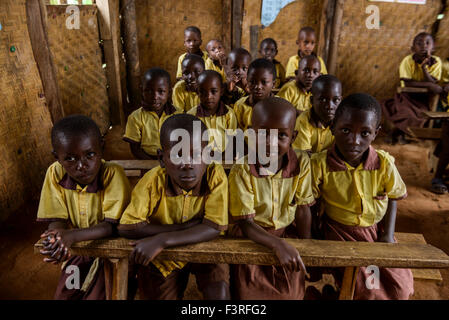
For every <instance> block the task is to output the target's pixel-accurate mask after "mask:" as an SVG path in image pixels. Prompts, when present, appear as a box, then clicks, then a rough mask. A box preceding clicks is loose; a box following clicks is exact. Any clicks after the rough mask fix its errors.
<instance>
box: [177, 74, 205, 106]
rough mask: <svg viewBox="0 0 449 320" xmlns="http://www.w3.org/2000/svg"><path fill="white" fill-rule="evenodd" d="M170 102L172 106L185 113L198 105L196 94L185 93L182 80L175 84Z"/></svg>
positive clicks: (184, 84) (184, 85)
mask: <svg viewBox="0 0 449 320" xmlns="http://www.w3.org/2000/svg"><path fill="white" fill-rule="evenodd" d="M172 100H173V105H174V106H175V107H177V108H178V109H181V110H183V111H184V112H187V111H189V110H190V109H192V108H193V107H196V106H197V105H199V104H200V98H199V97H198V94H197V93H196V92H193V91H187V89H186V83H185V81H184V80H181V81H178V82H177V83H176V84H175V86H174V88H173V94H172Z"/></svg>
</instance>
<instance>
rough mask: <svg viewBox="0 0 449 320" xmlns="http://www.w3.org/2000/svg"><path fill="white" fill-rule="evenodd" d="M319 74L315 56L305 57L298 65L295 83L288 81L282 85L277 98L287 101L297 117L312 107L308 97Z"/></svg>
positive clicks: (318, 64)
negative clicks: (294, 109)
mask: <svg viewBox="0 0 449 320" xmlns="http://www.w3.org/2000/svg"><path fill="white" fill-rule="evenodd" d="M320 74H321V65H320V61H319V60H318V58H317V57H316V56H306V57H304V58H302V59H301V61H300V62H299V65H298V72H297V74H296V81H290V82H287V83H286V84H284V86H283V87H282V88H281V90H279V93H278V96H279V97H281V98H284V99H285V100H287V101H289V102H290V103H291V104H292V105H293V106H294V107H295V108H296V110H297V111H296V112H297V114H298V115H299V114H300V113H301V112H303V111H307V110H309V109H310V108H311V107H312V104H311V103H310V96H311V95H312V93H311V92H310V89H311V88H312V83H313V80H315V79H316V78H318V77H319V76H320Z"/></svg>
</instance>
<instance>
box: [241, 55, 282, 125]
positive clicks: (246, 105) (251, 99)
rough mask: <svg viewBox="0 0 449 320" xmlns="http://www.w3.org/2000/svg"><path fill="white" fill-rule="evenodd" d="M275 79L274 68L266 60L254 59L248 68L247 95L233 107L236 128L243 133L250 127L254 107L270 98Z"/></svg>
mask: <svg viewBox="0 0 449 320" xmlns="http://www.w3.org/2000/svg"><path fill="white" fill-rule="evenodd" d="M275 79H276V68H275V67H274V64H273V63H272V62H271V61H269V60H267V59H256V60H254V61H253V62H251V64H250V65H249V68H248V87H249V95H248V96H246V97H243V98H240V99H239V100H238V101H237V102H236V103H235V105H234V112H235V115H236V117H237V123H238V127H239V128H240V129H242V130H243V131H245V130H246V129H248V128H249V127H251V117H252V113H253V107H254V105H255V104H256V103H257V102H259V101H261V100H263V99H266V98H268V97H270V96H272V95H273V94H272V92H271V91H272V90H273V85H274V81H275Z"/></svg>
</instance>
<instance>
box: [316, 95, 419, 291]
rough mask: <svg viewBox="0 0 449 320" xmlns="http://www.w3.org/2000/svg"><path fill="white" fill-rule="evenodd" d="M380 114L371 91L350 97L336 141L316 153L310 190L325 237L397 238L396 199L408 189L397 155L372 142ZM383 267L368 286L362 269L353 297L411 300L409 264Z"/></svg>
mask: <svg viewBox="0 0 449 320" xmlns="http://www.w3.org/2000/svg"><path fill="white" fill-rule="evenodd" d="M381 117H382V115H381V107H380V105H379V103H378V102H377V100H376V99H374V98H373V97H371V96H370V95H367V94H361V93H360V94H352V95H350V96H348V97H346V98H345V99H343V101H342V102H341V103H340V105H339V106H338V108H337V112H336V114H335V117H334V121H333V124H332V133H333V135H334V137H335V145H334V146H333V147H332V148H331V149H328V150H325V151H322V152H320V153H316V154H313V155H312V160H311V164H312V189H313V194H314V197H315V198H316V199H320V202H321V205H322V206H323V207H322V208H323V210H324V216H323V217H322V218H321V224H322V226H321V231H322V232H323V235H324V239H326V240H338V241H367V242H387V243H393V242H396V241H395V239H394V229H395V222H396V208H397V205H396V201H397V200H400V199H403V198H405V197H406V196H407V189H406V186H405V184H404V182H403V181H402V179H401V176H400V175H399V172H398V170H397V169H396V166H395V165H394V158H393V157H392V156H390V155H389V154H388V153H387V152H385V151H382V150H375V149H374V148H373V147H372V146H371V143H372V142H373V141H374V139H375V138H376V135H377V133H378V132H379V129H380V121H381ZM318 212H319V210H318ZM379 271H380V274H379V277H378V279H379V288H367V286H366V281H367V280H369V279H368V277H369V276H371V272H366V271H365V268H360V271H359V273H358V276H357V280H356V284H355V292H354V299H356V300H362V299H369V300H372V299H388V300H390V299H408V298H409V296H410V295H411V294H413V276H412V273H411V271H410V269H397V268H380V269H379ZM334 276H335V278H336V282H337V283H338V284H341V281H342V276H343V270H340V269H335V274H334Z"/></svg>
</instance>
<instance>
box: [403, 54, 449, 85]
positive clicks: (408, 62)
mask: <svg viewBox="0 0 449 320" xmlns="http://www.w3.org/2000/svg"><path fill="white" fill-rule="evenodd" d="M432 58H434V59H435V61H436V62H435V63H434V64H433V65H432V66H431V67H430V68H429V67H426V68H427V69H428V71H429V74H430V75H431V76H432V77H434V78H435V79H437V80H438V81H440V79H441V72H442V63H441V59H440V58H439V57H437V56H432ZM399 78H405V79H412V80H415V81H424V73H423V71H422V68H421V66H420V65H419V64H418V63H416V62H415V60H413V54H410V55H408V56H406V57H405V58H404V59H403V60H402V61H401V64H400V65H399ZM401 86H402V87H404V86H405V84H404V81H401Z"/></svg>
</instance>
